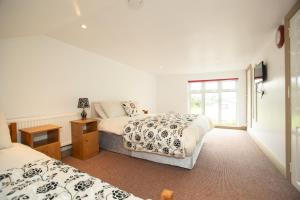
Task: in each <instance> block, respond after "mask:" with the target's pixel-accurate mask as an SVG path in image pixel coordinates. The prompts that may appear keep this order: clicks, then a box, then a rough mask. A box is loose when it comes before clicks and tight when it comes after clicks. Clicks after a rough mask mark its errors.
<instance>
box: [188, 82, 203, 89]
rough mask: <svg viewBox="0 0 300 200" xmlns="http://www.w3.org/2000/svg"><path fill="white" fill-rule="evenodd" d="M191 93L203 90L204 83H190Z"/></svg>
mask: <svg viewBox="0 0 300 200" xmlns="http://www.w3.org/2000/svg"><path fill="white" fill-rule="evenodd" d="M190 88H191V91H200V90H201V89H202V83H201V82H196V83H190Z"/></svg>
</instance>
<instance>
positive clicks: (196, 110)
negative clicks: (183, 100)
mask: <svg viewBox="0 0 300 200" xmlns="http://www.w3.org/2000/svg"><path fill="white" fill-rule="evenodd" d="M190 106H191V113H192V114H202V94H191V104H190Z"/></svg>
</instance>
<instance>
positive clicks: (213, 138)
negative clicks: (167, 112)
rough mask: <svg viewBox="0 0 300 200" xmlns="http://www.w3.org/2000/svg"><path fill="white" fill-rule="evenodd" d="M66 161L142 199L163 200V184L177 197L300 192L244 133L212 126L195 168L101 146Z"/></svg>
mask: <svg viewBox="0 0 300 200" xmlns="http://www.w3.org/2000/svg"><path fill="white" fill-rule="evenodd" d="M63 162H65V163H67V164H69V165H71V166H74V167H76V168H78V169H80V170H82V171H84V172H87V173H89V174H91V175H92V176H95V177H98V178H100V179H102V180H103V181H106V182H108V183H110V184H112V185H115V186H117V187H119V188H121V189H123V190H126V191H128V192H131V193H133V194H135V195H136V196H139V197H141V198H152V199H153V200H158V199H159V194H160V192H161V190H162V189H163V188H168V189H171V190H173V191H174V200H189V199H191V200H202V199H205V200H238V199H245V200H289V199H291V200H297V199H298V200H299V199H300V193H299V192H298V191H297V190H296V189H295V188H294V187H293V186H292V185H291V184H290V183H288V181H287V180H286V179H285V177H284V176H283V175H282V174H281V173H280V172H279V171H278V170H277V169H276V168H275V167H274V166H273V164H272V163H271V162H270V161H269V160H268V158H267V157H266V156H265V155H264V154H263V152H262V151H261V150H260V149H259V148H258V146H256V144H255V143H254V142H253V141H252V139H251V138H250V137H249V135H248V134H247V133H246V132H244V131H238V130H225V129H214V130H213V131H211V132H210V133H209V134H208V135H207V137H206V140H205V143H204V146H203V148H202V150H201V152H200V155H199V157H198V160H197V163H196V164H195V167H194V168H193V169H192V170H187V169H182V168H179V167H173V166H168V165H163V164H158V163H154V162H150V161H145V160H141V159H137V158H132V157H128V156H125V155H121V154H117V153H112V152H108V151H105V150H101V152H100V153H99V154H98V155H97V156H95V157H93V158H91V159H88V160H85V161H82V160H78V159H76V158H73V157H71V156H69V157H66V158H64V159H63Z"/></svg>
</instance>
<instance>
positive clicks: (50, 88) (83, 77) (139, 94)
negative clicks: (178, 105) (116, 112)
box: [0, 36, 156, 118]
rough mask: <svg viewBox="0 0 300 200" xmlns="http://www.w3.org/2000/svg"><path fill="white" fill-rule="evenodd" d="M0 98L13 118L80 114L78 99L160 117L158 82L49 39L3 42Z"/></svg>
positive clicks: (0, 47) (2, 107) (1, 105)
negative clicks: (123, 104)
mask: <svg viewBox="0 0 300 200" xmlns="http://www.w3.org/2000/svg"><path fill="white" fill-rule="evenodd" d="M0 94H1V97H0V111H1V112H4V113H5V114H6V116H7V117H8V118H19V117H31V116H45V115H54V114H61V113H69V112H79V110H78V109H77V108H76V106H77V101H78V98H79V97H88V98H89V99H90V101H93V100H128V99H132V100H137V101H139V102H141V103H142V104H143V105H145V106H146V107H149V108H150V109H151V110H152V111H155V106H156V77H155V76H154V75H151V74H148V73H145V72H142V71H140V70H137V69H135V68H132V67H129V66H126V65H123V64H120V63H118V62H115V61H113V60H110V59H107V58H104V57H102V56H99V55H97V54H94V53H91V52H88V51H85V50H82V49H80V48H77V47H74V46H71V45H68V44H66V43H63V42H60V41H58V40H55V39H52V38H50V37H47V36H34V37H20V38H11V39H2V40H0Z"/></svg>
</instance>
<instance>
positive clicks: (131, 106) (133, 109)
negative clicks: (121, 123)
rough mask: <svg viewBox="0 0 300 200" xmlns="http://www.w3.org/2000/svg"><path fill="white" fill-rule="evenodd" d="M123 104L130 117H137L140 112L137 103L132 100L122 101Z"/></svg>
mask: <svg viewBox="0 0 300 200" xmlns="http://www.w3.org/2000/svg"><path fill="white" fill-rule="evenodd" d="M121 105H122V107H123V108H124V110H125V112H126V114H127V115H128V116H129V117H135V116H138V115H139V114H140V113H139V111H138V108H137V105H136V104H135V103H133V102H132V101H125V102H122V103H121Z"/></svg>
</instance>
